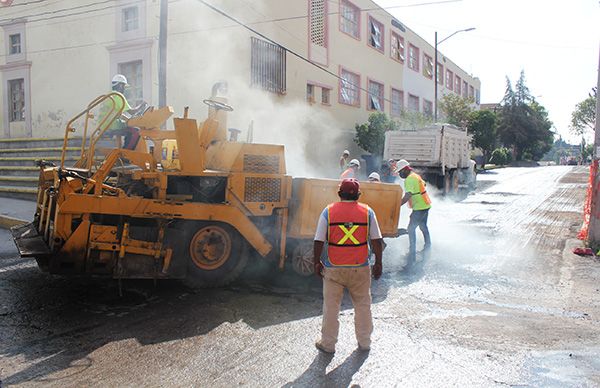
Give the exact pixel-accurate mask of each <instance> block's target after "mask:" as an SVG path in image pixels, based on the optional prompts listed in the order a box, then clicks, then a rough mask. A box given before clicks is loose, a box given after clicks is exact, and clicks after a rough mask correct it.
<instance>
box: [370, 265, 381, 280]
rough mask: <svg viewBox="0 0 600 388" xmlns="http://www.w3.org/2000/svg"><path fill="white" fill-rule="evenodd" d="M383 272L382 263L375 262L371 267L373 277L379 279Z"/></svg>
mask: <svg viewBox="0 0 600 388" xmlns="http://www.w3.org/2000/svg"><path fill="white" fill-rule="evenodd" d="M382 272H383V266H382V265H381V263H375V264H373V266H372V267H371V274H372V275H373V279H375V280H377V279H379V278H380V277H381V273H382Z"/></svg>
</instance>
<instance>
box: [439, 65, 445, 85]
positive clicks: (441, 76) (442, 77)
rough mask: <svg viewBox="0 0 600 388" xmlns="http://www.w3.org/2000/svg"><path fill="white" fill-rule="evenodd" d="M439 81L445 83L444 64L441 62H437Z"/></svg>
mask: <svg viewBox="0 0 600 388" xmlns="http://www.w3.org/2000/svg"><path fill="white" fill-rule="evenodd" d="M437 77H438V79H437V81H438V84H440V85H443V84H444V65H442V64H441V63H438V64H437Z"/></svg>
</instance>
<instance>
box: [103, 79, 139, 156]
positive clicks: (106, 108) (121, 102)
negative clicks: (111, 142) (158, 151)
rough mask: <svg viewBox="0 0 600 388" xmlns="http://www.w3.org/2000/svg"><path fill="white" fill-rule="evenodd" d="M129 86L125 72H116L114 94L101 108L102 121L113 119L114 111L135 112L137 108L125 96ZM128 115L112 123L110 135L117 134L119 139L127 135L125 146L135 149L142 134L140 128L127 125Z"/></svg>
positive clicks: (112, 85)
mask: <svg viewBox="0 0 600 388" xmlns="http://www.w3.org/2000/svg"><path fill="white" fill-rule="evenodd" d="M128 86H129V84H128V83H127V77H125V76H124V75H123V74H115V76H114V77H113V78H112V81H111V92H112V93H113V96H112V97H110V98H109V99H107V100H106V101H105V102H104V104H103V105H102V107H101V108H100V114H99V115H98V119H99V122H102V120H104V118H106V117H107V116H108V118H107V120H112V119H113V118H114V116H113V113H114V112H118V111H121V112H122V113H126V114H129V115H131V114H133V113H134V112H135V111H136V110H137V108H132V107H131V105H129V102H128V101H127V98H126V97H125V89H126V88H127V87H128ZM127 119H128V117H127V116H121V117H118V118H116V119H114V121H113V122H112V123H111V124H110V126H109V127H108V130H107V132H106V133H107V134H108V135H109V136H117V137H118V138H119V139H120V137H121V136H125V138H124V140H123V148H126V149H131V150H133V149H135V147H136V146H137V143H138V141H139V138H140V135H139V133H138V130H137V129H135V128H129V127H128V126H127Z"/></svg>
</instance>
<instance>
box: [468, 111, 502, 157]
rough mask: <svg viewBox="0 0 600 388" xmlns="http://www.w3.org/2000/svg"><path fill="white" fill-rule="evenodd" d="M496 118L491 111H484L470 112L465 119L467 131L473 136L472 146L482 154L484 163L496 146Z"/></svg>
mask: <svg viewBox="0 0 600 388" xmlns="http://www.w3.org/2000/svg"><path fill="white" fill-rule="evenodd" d="M497 120H498V117H497V116H496V113H494V112H492V111H491V110H488V109H484V110H478V111H474V112H471V113H470V114H469V116H468V119H467V130H468V132H469V134H471V135H473V142H472V145H473V146H474V147H477V148H480V149H481V151H482V152H483V158H484V162H483V163H485V162H486V161H487V160H489V157H490V154H491V153H492V150H493V149H494V147H495V146H496V141H497V140H496V139H497V134H496V127H497Z"/></svg>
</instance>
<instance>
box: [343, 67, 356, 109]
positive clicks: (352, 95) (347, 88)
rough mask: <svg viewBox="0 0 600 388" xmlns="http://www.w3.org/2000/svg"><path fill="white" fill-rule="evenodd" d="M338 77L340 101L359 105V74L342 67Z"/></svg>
mask: <svg viewBox="0 0 600 388" xmlns="http://www.w3.org/2000/svg"><path fill="white" fill-rule="evenodd" d="M340 78H341V80H340V102H341V103H342V104H347V105H353V106H360V75H358V74H355V73H352V72H350V71H348V70H345V69H342V70H341V71H340Z"/></svg>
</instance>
